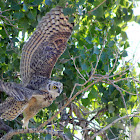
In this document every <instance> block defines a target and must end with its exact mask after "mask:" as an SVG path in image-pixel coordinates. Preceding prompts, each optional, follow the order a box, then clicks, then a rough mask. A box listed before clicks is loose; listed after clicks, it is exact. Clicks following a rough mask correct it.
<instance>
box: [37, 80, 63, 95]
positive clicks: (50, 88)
mask: <svg viewBox="0 0 140 140" xmlns="http://www.w3.org/2000/svg"><path fill="white" fill-rule="evenodd" d="M39 90H41V91H46V92H49V93H53V94H58V95H60V94H61V92H62V91H63V84H62V83H60V82H56V81H52V80H48V81H47V82H46V83H45V84H42V85H41V87H40V88H39Z"/></svg>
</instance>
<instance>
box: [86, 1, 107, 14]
mask: <svg viewBox="0 0 140 140" xmlns="http://www.w3.org/2000/svg"><path fill="white" fill-rule="evenodd" d="M104 2H106V0H104V1H103V2H101V3H100V4H99V5H98V6H97V7H95V8H94V9H92V10H91V11H88V14H91V12H93V11H95V10H96V9H97V8H99V7H100V6H101V5H102V4H103V3H104Z"/></svg>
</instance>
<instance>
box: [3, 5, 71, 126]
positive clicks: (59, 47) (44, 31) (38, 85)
mask: <svg viewBox="0 0 140 140" xmlns="http://www.w3.org/2000/svg"><path fill="white" fill-rule="evenodd" d="M72 29H73V24H71V23H69V22H68V19H67V17H66V16H64V14H63V10H62V8H61V7H59V6H57V7H56V8H53V9H51V11H50V12H49V13H47V14H46V15H45V16H44V17H43V18H42V19H41V21H40V22H39V24H38V26H37V27H36V30H35V31H34V32H33V34H32V36H31V37H30V39H29V40H28V41H27V42H26V43H25V45H24V46H23V49H22V56H21V62H20V75H21V80H22V83H21V84H17V83H10V82H9V83H8V82H3V81H0V91H4V92H5V93H6V94H7V95H9V96H10V97H7V99H6V100H5V101H4V102H3V103H1V104H0V118H1V119H6V120H14V119H15V118H16V117H18V115H20V114H21V113H23V114H24V118H23V128H28V123H29V119H30V118H32V117H34V116H35V115H36V114H37V113H38V112H39V110H40V109H42V108H44V107H48V106H49V105H51V104H52V102H53V101H54V100H55V99H56V97H57V96H59V95H60V93H61V92H62V90H63V84H62V83H60V82H56V81H52V80H50V76H51V72H52V69H53V67H54V65H55V63H56V61H57V60H58V58H59V57H60V56H61V55H62V54H63V52H64V51H65V49H66V45H67V41H68V39H69V37H70V35H71V32H72Z"/></svg>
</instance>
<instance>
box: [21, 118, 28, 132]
mask: <svg viewBox="0 0 140 140" xmlns="http://www.w3.org/2000/svg"><path fill="white" fill-rule="evenodd" d="M22 123H23V125H22V128H23V129H28V124H29V119H26V118H24V119H23V120H22Z"/></svg>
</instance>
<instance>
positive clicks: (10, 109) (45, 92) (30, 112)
mask: <svg viewBox="0 0 140 140" xmlns="http://www.w3.org/2000/svg"><path fill="white" fill-rule="evenodd" d="M43 85H44V84H43ZM62 90H63V84H62V83H60V82H56V81H51V80H48V82H47V84H46V86H44V87H40V91H41V92H40V93H39V94H37V93H36V95H32V98H31V99H30V100H29V101H28V100H24V101H17V100H16V99H14V97H8V98H7V99H6V101H5V102H3V103H1V104H0V118H2V119H6V120H10V121H11V120H14V119H15V118H16V117H18V115H20V114H21V113H22V112H23V114H24V119H23V126H22V127H23V128H28V123H29V119H31V118H32V117H34V116H35V115H36V114H37V113H38V112H39V110H40V109H42V108H44V107H48V106H49V105H51V104H52V102H53V101H54V100H55V99H56V97H57V96H59V95H60V94H61V92H62Z"/></svg>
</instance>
